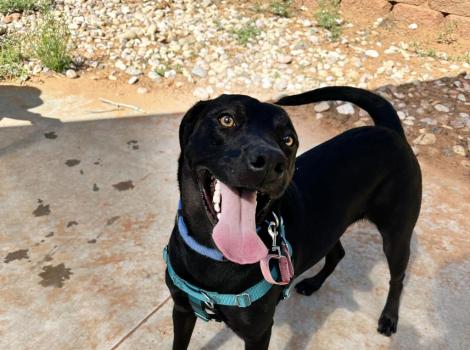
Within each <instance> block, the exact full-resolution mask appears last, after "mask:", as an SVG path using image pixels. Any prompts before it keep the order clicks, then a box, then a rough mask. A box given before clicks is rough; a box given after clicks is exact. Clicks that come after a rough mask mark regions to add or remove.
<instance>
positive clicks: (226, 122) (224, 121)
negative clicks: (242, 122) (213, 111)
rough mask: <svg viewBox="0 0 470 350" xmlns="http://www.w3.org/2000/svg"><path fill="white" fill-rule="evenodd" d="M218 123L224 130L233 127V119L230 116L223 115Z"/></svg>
mask: <svg viewBox="0 0 470 350" xmlns="http://www.w3.org/2000/svg"><path fill="white" fill-rule="evenodd" d="M219 123H220V125H222V126H223V127H224V128H233V127H234V126H235V119H233V117H232V116H230V115H228V114H225V115H223V116H221V117H220V118H219Z"/></svg>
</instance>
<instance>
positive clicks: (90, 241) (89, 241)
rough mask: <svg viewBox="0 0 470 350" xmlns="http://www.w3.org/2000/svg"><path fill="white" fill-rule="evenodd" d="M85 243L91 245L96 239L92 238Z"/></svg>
mask: <svg viewBox="0 0 470 350" xmlns="http://www.w3.org/2000/svg"><path fill="white" fill-rule="evenodd" d="M87 242H88V243H91V244H93V243H96V239H94V238H93V239H90V240H88V241H87Z"/></svg>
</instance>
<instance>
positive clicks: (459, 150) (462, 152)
mask: <svg viewBox="0 0 470 350" xmlns="http://www.w3.org/2000/svg"><path fill="white" fill-rule="evenodd" d="M452 150H453V151H454V153H455V154H458V155H459V156H462V157H465V156H466V155H467V154H466V152H465V148H464V147H463V146H460V145H455V146H453V147H452Z"/></svg>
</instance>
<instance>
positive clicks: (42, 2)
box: [0, 0, 53, 14]
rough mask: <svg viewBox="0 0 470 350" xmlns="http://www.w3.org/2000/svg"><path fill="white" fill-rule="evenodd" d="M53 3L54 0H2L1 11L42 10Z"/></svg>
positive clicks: (0, 1)
mask: <svg viewBox="0 0 470 350" xmlns="http://www.w3.org/2000/svg"><path fill="white" fill-rule="evenodd" d="M52 4H53V0H0V13H3V14H8V13H12V12H26V11H36V10H41V11H42V10H45V9H47V8H49V7H50V6H51V5H52Z"/></svg>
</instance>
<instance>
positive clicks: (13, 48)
mask: <svg viewBox="0 0 470 350" xmlns="http://www.w3.org/2000/svg"><path fill="white" fill-rule="evenodd" d="M21 43H22V40H21V38H16V37H15V38H13V37H6V38H2V39H0V79H11V78H18V77H22V76H24V75H26V69H25V68H24V67H23V61H24V60H25V56H24V54H23V53H22V47H21Z"/></svg>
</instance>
